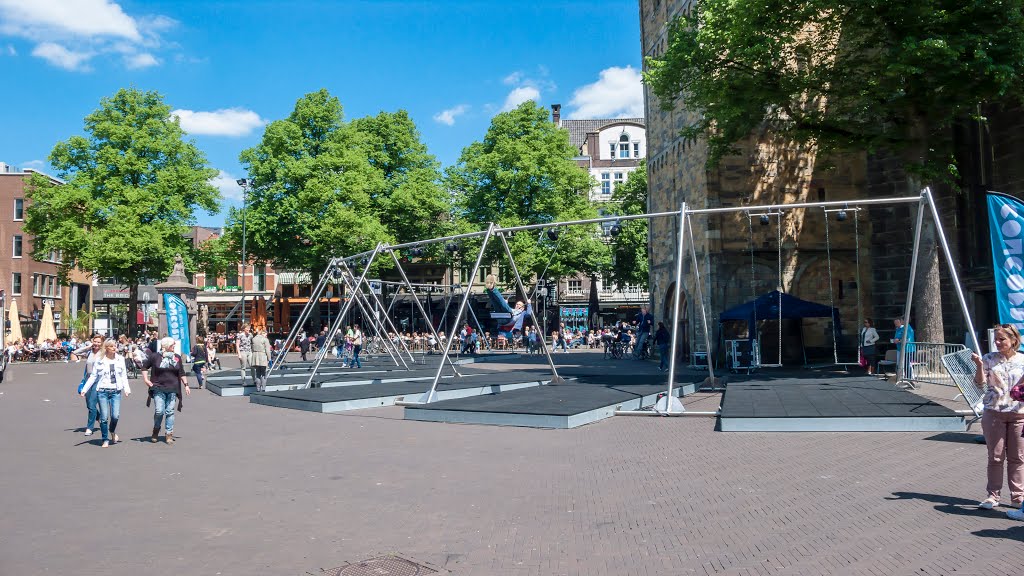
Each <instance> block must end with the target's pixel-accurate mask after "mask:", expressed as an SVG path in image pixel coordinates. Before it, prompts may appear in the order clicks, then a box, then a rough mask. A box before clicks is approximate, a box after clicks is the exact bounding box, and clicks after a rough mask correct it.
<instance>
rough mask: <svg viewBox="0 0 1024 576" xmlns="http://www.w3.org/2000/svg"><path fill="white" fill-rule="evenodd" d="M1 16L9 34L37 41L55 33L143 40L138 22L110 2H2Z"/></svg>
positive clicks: (70, 0) (5, 0) (92, 0)
mask: <svg viewBox="0 0 1024 576" xmlns="http://www.w3.org/2000/svg"><path fill="white" fill-rule="evenodd" d="M0 16H2V17H3V19H4V23H3V29H4V30H7V31H8V32H7V33H9V34H14V35H17V36H24V37H27V38H32V39H34V40H41V39H45V38H49V37H50V35H51V34H52V32H54V31H57V32H63V33H65V34H67V35H71V36H86V37H88V36H111V37H116V38H125V39H128V40H133V41H139V40H141V39H142V35H141V34H140V33H139V27H138V25H137V23H136V21H135V19H134V18H132V17H131V16H128V15H127V14H125V13H124V10H122V9H121V6H119V5H118V4H117V3H115V2H111V1H109V0H32V1H31V2H26V1H25V0H0ZM11 30H13V31H14V32H11Z"/></svg>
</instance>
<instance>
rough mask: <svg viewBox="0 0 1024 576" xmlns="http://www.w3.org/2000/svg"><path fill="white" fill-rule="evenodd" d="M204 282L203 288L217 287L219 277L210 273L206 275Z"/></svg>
mask: <svg viewBox="0 0 1024 576" xmlns="http://www.w3.org/2000/svg"><path fill="white" fill-rule="evenodd" d="M203 276H204V280H203V286H217V277H216V276H214V275H213V274H210V273H209V272H207V273H205V274H204V275H203Z"/></svg>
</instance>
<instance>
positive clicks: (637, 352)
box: [633, 304, 654, 360]
mask: <svg viewBox="0 0 1024 576" xmlns="http://www.w3.org/2000/svg"><path fill="white" fill-rule="evenodd" d="M633 323H634V324H636V344H635V345H634V346H633V358H636V359H637V360H639V359H640V357H641V355H642V353H643V350H644V344H645V343H646V342H647V337H648V336H650V334H651V329H652V328H653V327H654V315H653V314H651V313H650V312H649V311H648V308H647V305H646V304H645V305H643V306H641V307H640V313H639V314H637V315H636V320H634V321H633Z"/></svg>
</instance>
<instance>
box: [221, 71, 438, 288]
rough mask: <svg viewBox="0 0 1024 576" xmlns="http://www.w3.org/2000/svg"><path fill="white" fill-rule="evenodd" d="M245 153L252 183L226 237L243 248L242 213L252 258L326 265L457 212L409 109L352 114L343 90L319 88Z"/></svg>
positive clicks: (421, 231)
mask: <svg viewBox="0 0 1024 576" xmlns="http://www.w3.org/2000/svg"><path fill="white" fill-rule="evenodd" d="M241 160H242V163H243V164H244V165H245V166H246V169H247V171H248V174H249V175H250V176H251V177H252V178H253V180H254V184H253V186H252V189H251V190H250V191H249V195H248V202H247V210H246V211H245V212H244V213H243V211H242V210H237V209H236V210H232V211H231V213H230V215H229V219H228V227H227V228H228V229H227V236H228V237H229V238H230V241H231V244H232V246H233V247H234V249H235V250H237V249H238V248H239V245H240V244H241V238H242V220H243V217H244V218H245V227H246V237H247V238H246V241H247V246H246V248H247V252H248V254H247V257H249V258H251V259H254V260H259V261H265V262H271V263H273V264H274V265H275V266H278V267H282V268H290V269H296V270H305V271H310V272H313V273H319V272H320V271H321V270H322V268H323V266H324V265H325V264H326V262H327V261H328V260H329V259H330V258H331V257H333V256H344V255H347V254H353V253H356V252H361V251H364V250H370V249H372V248H373V247H374V246H375V245H376V244H377V243H378V242H389V243H395V242H398V241H406V240H415V239H421V238H423V237H428V236H431V235H435V233H436V232H437V231H439V230H443V229H444V227H445V225H446V223H447V222H448V221H449V212H450V208H449V202H448V201H447V195H446V193H445V192H444V191H443V189H442V188H441V186H440V170H439V167H438V164H437V161H436V160H435V159H434V158H433V157H432V156H431V155H429V154H428V153H427V150H426V147H425V146H424V145H423V144H422V143H421V142H420V140H419V133H418V131H417V130H416V126H415V124H414V123H413V122H412V120H411V119H410V118H409V116H408V114H407V113H406V112H404V111H399V112H396V113H381V114H379V115H378V116H376V117H371V118H365V119H360V120H357V121H354V122H345V121H344V117H343V111H342V105H341V102H340V101H339V100H338V99H337V98H336V97H334V96H331V95H330V93H328V92H327V91H326V90H320V91H318V92H313V93H310V94H307V95H305V96H303V97H302V98H300V99H299V100H298V102H296V104H295V109H294V110H293V111H292V113H291V114H290V115H289V116H288V118H286V119H284V120H278V121H275V122H272V123H271V124H270V125H268V126H267V128H266V130H265V132H264V134H263V139H262V141H261V142H260V143H259V144H258V145H257V146H255V147H253V148H250V149H247V150H245V151H243V152H242V154H241ZM387 262H388V260H387V259H379V260H378V264H379V266H380V267H384V268H386V267H388V265H387Z"/></svg>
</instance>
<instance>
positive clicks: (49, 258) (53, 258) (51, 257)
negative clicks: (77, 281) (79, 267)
mask: <svg viewBox="0 0 1024 576" xmlns="http://www.w3.org/2000/svg"><path fill="white" fill-rule="evenodd" d="M62 257H63V254H61V252H60V250H50V252H49V254H47V255H46V262H53V263H54V264H60V263H61V258H62Z"/></svg>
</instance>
